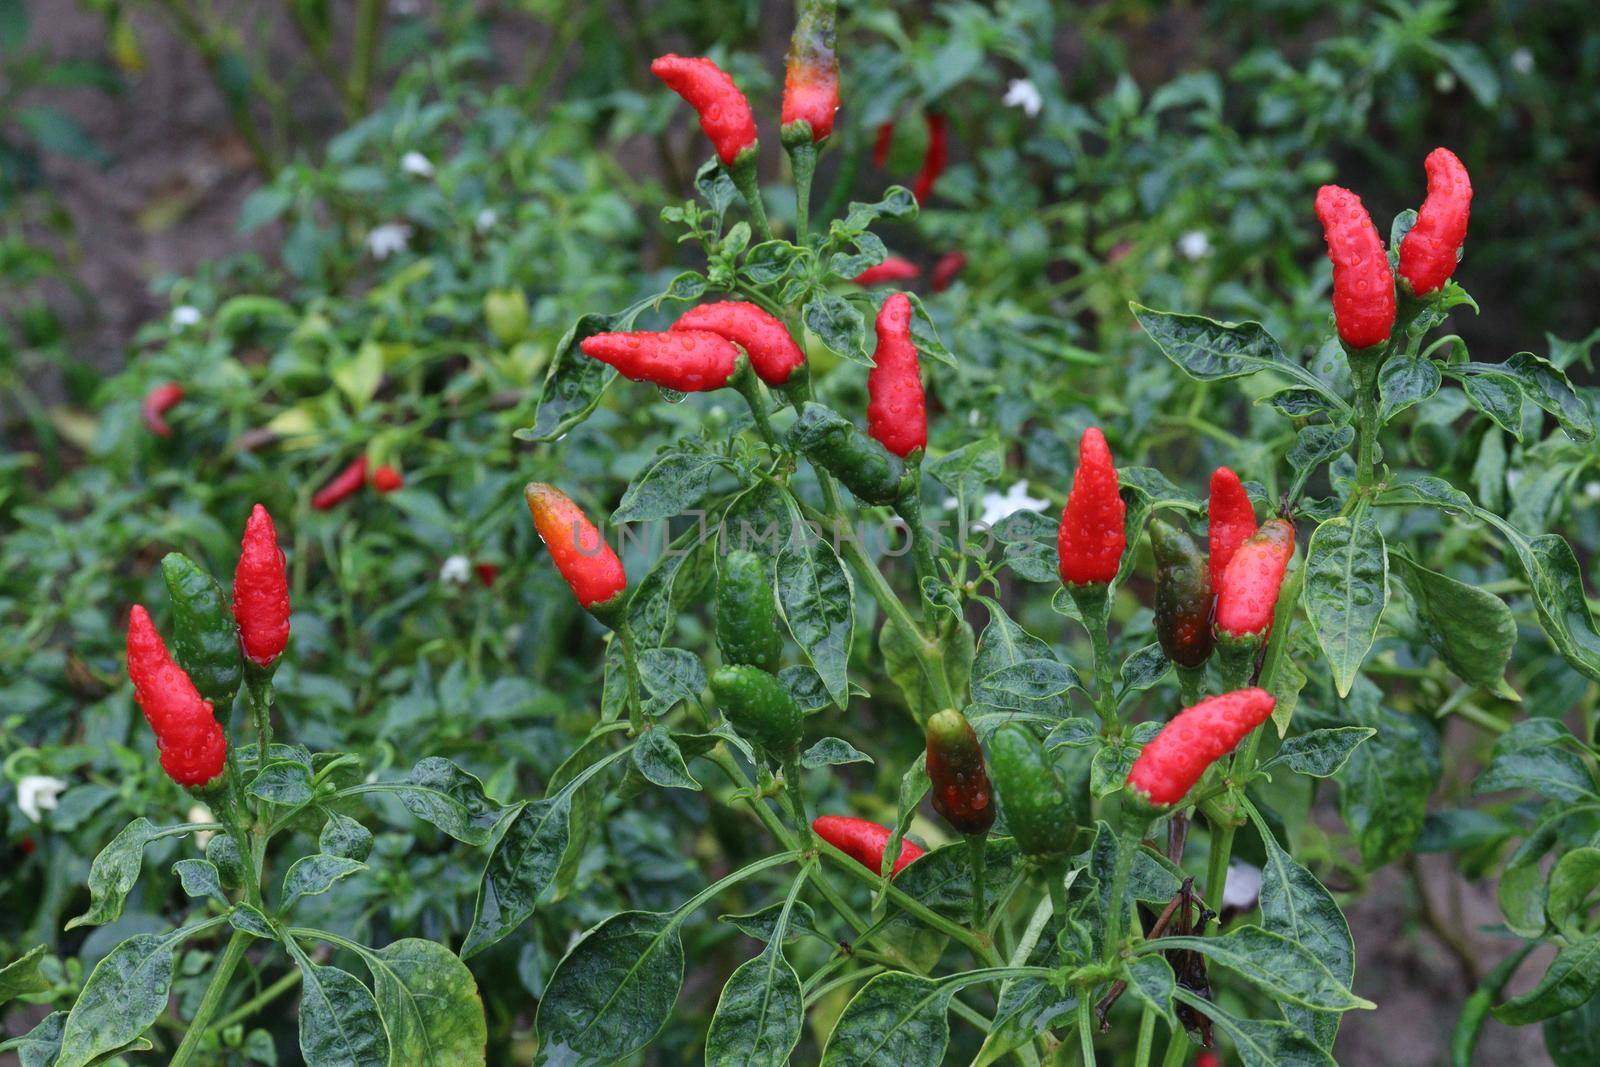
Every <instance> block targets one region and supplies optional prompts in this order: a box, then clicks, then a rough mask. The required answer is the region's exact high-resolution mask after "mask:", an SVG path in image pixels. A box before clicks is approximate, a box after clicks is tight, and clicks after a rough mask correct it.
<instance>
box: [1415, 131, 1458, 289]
mask: <svg viewBox="0 0 1600 1067" xmlns="http://www.w3.org/2000/svg"><path fill="white" fill-rule="evenodd" d="M1423 166H1424V167H1425V168H1426V169H1427V171H1428V196H1427V199H1425V200H1423V201H1422V210H1420V211H1418V212H1417V221H1416V224H1415V225H1414V226H1412V227H1411V229H1410V231H1408V232H1407V233H1406V235H1405V238H1404V239H1403V240H1401V242H1400V277H1402V278H1404V279H1405V280H1406V284H1408V285H1410V286H1411V291H1412V292H1413V293H1415V294H1416V295H1418V296H1426V295H1427V294H1429V293H1432V292H1437V291H1438V290H1440V289H1442V288H1444V283H1445V282H1447V281H1449V280H1450V275H1451V274H1453V273H1455V269H1456V264H1457V263H1458V262H1459V261H1460V259H1461V245H1462V242H1464V241H1465V240H1466V239H1467V219H1468V217H1469V216H1470V215H1471V214H1472V179H1471V178H1469V177H1467V168H1466V166H1465V165H1464V164H1463V163H1462V162H1461V160H1459V159H1457V158H1456V154H1455V153H1454V152H1452V151H1450V149H1448V148H1435V149H1434V150H1433V151H1432V152H1429V153H1428V158H1427V160H1426V161H1425V162H1424V163H1423Z"/></svg>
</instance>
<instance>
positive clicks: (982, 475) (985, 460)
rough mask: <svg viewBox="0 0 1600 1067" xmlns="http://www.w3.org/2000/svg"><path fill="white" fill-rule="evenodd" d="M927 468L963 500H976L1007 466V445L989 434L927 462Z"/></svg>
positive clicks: (928, 471) (936, 478)
mask: <svg viewBox="0 0 1600 1067" xmlns="http://www.w3.org/2000/svg"><path fill="white" fill-rule="evenodd" d="M922 469H923V471H924V473H926V474H927V475H928V476H929V477H931V478H932V479H933V480H934V481H936V482H938V483H939V484H940V485H942V486H944V487H945V488H946V489H948V490H950V491H951V492H952V493H954V494H955V495H956V496H957V497H959V498H961V499H962V500H967V501H972V500H976V499H977V498H978V496H979V495H980V494H981V493H982V492H983V490H984V489H985V488H987V487H988V486H990V485H993V484H994V483H995V481H996V480H997V479H999V477H1000V474H1001V471H1003V470H1004V469H1005V446H1004V445H1002V444H1001V443H1000V439H999V438H997V437H985V438H982V439H980V440H977V441H972V442H969V443H968V444H965V445H962V446H961V447H960V448H957V449H955V450H954V451H951V452H947V453H945V454H944V455H942V456H940V457H939V458H938V459H934V460H930V461H929V462H927V463H925V464H923V468H922Z"/></svg>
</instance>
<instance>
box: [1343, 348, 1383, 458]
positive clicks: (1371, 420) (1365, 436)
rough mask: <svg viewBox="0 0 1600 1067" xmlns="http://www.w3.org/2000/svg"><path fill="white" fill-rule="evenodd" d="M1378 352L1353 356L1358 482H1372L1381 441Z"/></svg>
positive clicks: (1351, 366)
mask: <svg viewBox="0 0 1600 1067" xmlns="http://www.w3.org/2000/svg"><path fill="white" fill-rule="evenodd" d="M1380 366H1382V360H1381V359H1380V358H1379V357H1378V356H1376V355H1363V356H1352V357H1351V359H1350V374H1351V377H1352V378H1353V379H1354V380H1355V390H1356V397H1355V399H1356V484H1358V485H1359V486H1360V487H1361V488H1362V489H1366V488H1368V487H1369V486H1371V485H1372V476H1373V467H1374V463H1375V457H1374V453H1375V452H1376V451H1377V443H1378V369H1379V367H1380Z"/></svg>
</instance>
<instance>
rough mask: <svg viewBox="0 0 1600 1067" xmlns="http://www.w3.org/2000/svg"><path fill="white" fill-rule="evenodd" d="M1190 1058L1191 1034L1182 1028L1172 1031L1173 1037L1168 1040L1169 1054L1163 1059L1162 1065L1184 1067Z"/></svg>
mask: <svg viewBox="0 0 1600 1067" xmlns="http://www.w3.org/2000/svg"><path fill="white" fill-rule="evenodd" d="M1188 1060H1189V1035H1187V1034H1185V1033H1184V1032H1183V1031H1182V1030H1174V1031H1172V1038H1171V1039H1170V1040H1169V1041H1168V1042H1167V1054H1166V1055H1165V1056H1163V1057H1162V1059H1161V1067H1183V1065H1184V1064H1185V1063H1187V1062H1188Z"/></svg>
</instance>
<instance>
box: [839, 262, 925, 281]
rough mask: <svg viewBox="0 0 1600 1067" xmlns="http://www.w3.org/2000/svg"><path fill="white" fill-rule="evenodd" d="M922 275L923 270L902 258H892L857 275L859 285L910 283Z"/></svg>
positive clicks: (855, 279) (856, 279)
mask: <svg viewBox="0 0 1600 1067" xmlns="http://www.w3.org/2000/svg"><path fill="white" fill-rule="evenodd" d="M921 273H922V268H921V267H919V266H917V265H916V264H915V263H913V262H911V261H910V260H909V259H905V258H903V257H901V256H890V257H889V258H888V259H886V260H884V261H883V262H882V263H879V264H877V265H876V266H873V267H868V268H867V269H866V270H864V271H862V272H861V273H860V274H857V275H856V276H855V278H854V279H853V280H854V281H855V283H856V284H857V285H882V284H883V283H884V282H908V281H910V280H911V279H913V278H915V277H917V276H918V275H920V274H921Z"/></svg>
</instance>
